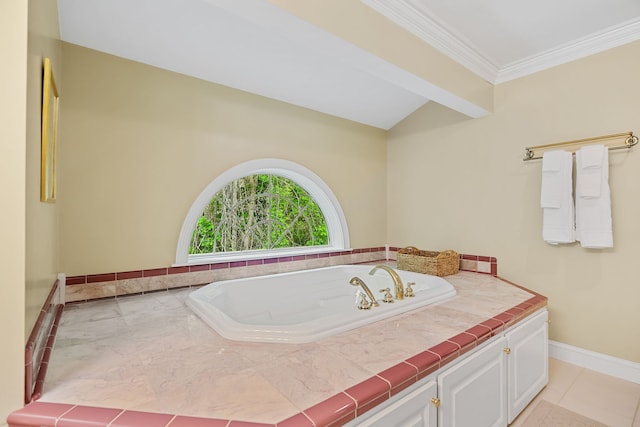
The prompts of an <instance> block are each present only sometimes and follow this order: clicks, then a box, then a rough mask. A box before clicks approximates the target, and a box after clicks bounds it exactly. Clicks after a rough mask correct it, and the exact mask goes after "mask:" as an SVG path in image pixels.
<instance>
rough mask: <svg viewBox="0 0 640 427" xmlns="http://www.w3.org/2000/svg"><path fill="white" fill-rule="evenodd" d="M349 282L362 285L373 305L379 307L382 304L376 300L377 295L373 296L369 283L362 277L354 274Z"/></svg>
mask: <svg viewBox="0 0 640 427" xmlns="http://www.w3.org/2000/svg"><path fill="white" fill-rule="evenodd" d="M349 283H350V284H352V285H353V286H360V287H361V288H362V290H363V291H364V293H365V294H367V296H368V297H369V299H370V300H371V305H372V306H374V307H377V306H379V305H380V304H379V303H378V301H376V297H374V296H373V293H372V292H371V289H369V287H368V286H367V284H366V283H364V281H363V280H362V279H361V278H359V277H358V276H354V277H352V278H351V280H349Z"/></svg>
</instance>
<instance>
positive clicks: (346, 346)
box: [10, 272, 546, 427]
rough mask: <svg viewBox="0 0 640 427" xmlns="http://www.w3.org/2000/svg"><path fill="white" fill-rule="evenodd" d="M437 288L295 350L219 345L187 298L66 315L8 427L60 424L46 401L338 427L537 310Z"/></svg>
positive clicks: (490, 284) (499, 297)
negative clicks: (38, 388) (428, 298)
mask: <svg viewBox="0 0 640 427" xmlns="http://www.w3.org/2000/svg"><path fill="white" fill-rule="evenodd" d="M448 279H449V280H450V281H451V283H452V284H453V285H454V286H455V287H456V289H457V291H458V297H457V298H454V299H452V300H449V301H447V302H444V303H442V304H439V305H436V306H430V307H425V308H423V309H420V310H416V311H414V312H411V313H407V314H405V315H401V316H397V317H395V318H394V319H387V320H383V321H381V322H376V324H375V325H369V326H365V327H362V328H359V329H357V330H353V331H348V332H345V333H342V334H339V335H336V336H334V337H330V338H327V339H324V340H322V342H321V343H309V344H301V345H295V346H291V345H288V344H260V343H243V342H234V341H229V340H225V339H223V338H221V337H220V336H219V335H217V334H216V333H215V332H213V331H212V330H211V329H209V328H208V327H207V326H206V325H204V324H203V323H202V322H201V321H200V320H199V319H198V318H197V317H195V316H194V315H193V314H192V313H190V311H189V310H188V309H187V308H185V307H184V298H186V295H187V294H188V292H189V290H188V289H187V290H174V291H170V292H162V293H152V294H149V295H139V296H132V297H128V298H123V299H115V300H105V301H97V302H90V303H86V304H76V305H71V306H68V307H67V309H65V312H64V315H63V319H62V321H61V325H60V328H59V332H58V339H57V343H56V349H55V351H54V352H53V356H52V360H51V362H50V365H51V366H50V375H49V378H48V379H47V384H46V385H45V390H44V393H43V396H42V398H41V399H40V401H38V402H35V403H33V404H31V405H29V406H27V407H26V408H24V409H22V410H19V411H17V412H15V413H14V414H12V416H11V417H10V426H35V425H42V426H49V425H51V426H53V425H66V423H62V422H60V423H58V424H55V423H56V422H57V420H59V419H61V417H63V416H64V415H63V414H64V412H63V414H55V415H49V416H48V417H47V418H44V419H43V416H42V414H40V406H39V405H41V404H42V405H45V404H46V405H51V404H52V402H59V404H61V405H63V407H64V408H66V409H67V410H69V409H70V408H69V406H68V405H72V406H71V407H76V406H81V407H83V408H92V407H102V406H104V407H110V408H124V409H126V411H125V413H126V412H130V411H134V412H135V413H137V414H140V413H149V414H150V415H149V416H150V417H151V416H152V415H151V414H155V415H157V414H158V413H167V412H168V413H170V414H180V415H181V416H176V417H175V418H173V419H174V421H172V422H175V420H178V419H183V418H184V417H185V416H188V417H201V418H207V419H212V420H226V421H224V422H228V421H229V420H236V421H231V422H230V423H229V424H228V425H229V426H238V427H240V426H256V425H258V426H263V427H264V426H269V427H274V426H280V427H281V426H284V427H289V426H296V427H302V426H307V425H308V426H309V427H312V426H314V427H320V426H339V425H342V424H344V423H345V422H347V421H348V420H350V419H353V418H354V417H355V416H357V415H361V414H362V413H364V412H366V411H368V410H370V409H371V408H373V407H374V406H375V405H377V404H379V403H381V402H383V401H384V400H387V399H388V398H389V397H390V396H391V395H393V394H394V393H396V392H397V391H399V390H401V389H402V388H404V387H406V386H408V385H409V384H411V383H414V382H415V381H417V380H418V379H421V378H423V377H425V376H426V375H428V374H430V373H433V372H434V371H435V370H437V369H439V368H441V367H443V366H445V365H446V364H448V363H450V362H451V361H452V360H454V359H455V358H456V357H457V356H458V355H460V354H461V352H463V351H464V350H465V348H466V347H468V346H470V345H472V343H475V344H476V345H477V344H478V343H481V342H484V341H486V340H487V339H488V337H490V336H493V335H495V334H498V333H500V332H502V331H503V330H504V329H505V327H508V326H510V325H512V324H514V323H515V322H517V321H519V320H520V319H522V318H524V317H526V316H528V315H529V314H531V313H532V312H534V311H536V310H537V309H539V308H541V307H544V306H545V305H546V298H544V297H542V296H539V295H536V294H533V293H531V292H528V291H526V290H523V289H521V288H518V287H515V286H512V285H509V284H507V283H506V282H505V281H503V280H501V279H499V278H495V277H492V276H490V275H487V274H474V273H469V272H461V273H458V274H457V275H454V276H449V277H448ZM424 325H429V326H430V327H428V328H425V327H424ZM471 337H473V338H471ZM471 339H473V340H474V341H470V340H471ZM187 359H188V360H189V363H184V361H185V360H187ZM318 402H319V403H318ZM64 405H66V406H64ZM46 409H47V410H50V409H51V408H50V407H48V406H47V408H46ZM124 409H120V410H119V411H120V412H122V411H123V410H124ZM83 411H84V409H83ZM113 411H117V410H115V409H114V410H113ZM74 413H75V412H74ZM155 415H154V416H155ZM139 416H144V414H143V415H139ZM171 417H173V415H172V416H171ZM134 418H135V417H134ZM127 419H128V418H123V419H121V420H127ZM163 419H164V418H163ZM239 420H243V421H239ZM18 421H20V422H18ZM92 425H104V426H106V425H107V424H92ZM112 425H115V424H112ZM118 425H119V426H121V427H130V426H134V425H139V424H124V423H122V424H118ZM154 425H155V424H154ZM168 425H169V426H172V424H171V423H169V424H168ZM203 426H204V425H203Z"/></svg>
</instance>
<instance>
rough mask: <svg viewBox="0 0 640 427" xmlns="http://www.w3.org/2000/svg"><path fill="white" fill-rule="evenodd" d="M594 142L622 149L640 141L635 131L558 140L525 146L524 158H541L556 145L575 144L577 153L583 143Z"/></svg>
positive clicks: (573, 150)
mask: <svg viewBox="0 0 640 427" xmlns="http://www.w3.org/2000/svg"><path fill="white" fill-rule="evenodd" d="M623 138H624V141H623V142H619V143H618V144H617V145H607V144H608V143H613V142H616V141H620V140H621V139H623ZM607 141H608V142H607ZM594 142H603V143H604V145H606V146H607V148H608V149H609V150H620V149H622V148H631V147H633V146H634V145H636V144H637V143H638V137H637V136H635V135H634V134H633V132H626V133H617V134H614V135H605V136H598V137H595V138H585V139H576V140H574V141H567V142H558V143H556V144H546V145H536V146H535V147H526V148H525V155H524V158H523V159H522V160H523V161H525V162H526V161H528V160H536V159H541V158H542V154H543V153H544V152H545V151H547V150H548V149H550V148H556V147H570V146H575V147H574V149H572V150H570V151H571V152H572V153H575V152H576V149H577V148H580V147H582V146H583V145H586V144H591V143H594Z"/></svg>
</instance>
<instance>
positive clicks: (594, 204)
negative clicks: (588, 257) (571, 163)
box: [576, 145, 613, 249]
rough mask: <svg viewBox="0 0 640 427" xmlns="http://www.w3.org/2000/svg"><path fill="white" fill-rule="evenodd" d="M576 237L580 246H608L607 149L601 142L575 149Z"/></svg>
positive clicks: (609, 231) (609, 230) (599, 247)
mask: <svg viewBox="0 0 640 427" xmlns="http://www.w3.org/2000/svg"><path fill="white" fill-rule="evenodd" d="M576 196H577V197H576V240H579V241H580V245H581V246H582V247H583V248H594V249H601V248H612V247H613V230H612V222H611V190H610V188H609V150H608V149H607V148H606V147H605V146H604V145H592V146H588V147H583V148H581V149H580V150H578V152H577V153H576Z"/></svg>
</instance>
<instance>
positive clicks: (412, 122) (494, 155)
mask: <svg viewBox="0 0 640 427" xmlns="http://www.w3.org/2000/svg"><path fill="white" fill-rule="evenodd" d="M639 67H640V43H638V42H636V43H633V44H630V45H627V46H623V47H620V48H617V49H613V50H610V51H608V52H605V53H601V54H598V55H595V56H592V57H588V58H585V59H582V60H579V61H575V62H572V63H570V64H567V65H562V66H559V67H556V68H553V69H550V70H547V71H543V72H540V73H537V74H535V75H532V76H529V77H525V78H521V79H518V80H515V81H512V82H509V83H505V84H502V85H499V86H497V87H496V105H495V112H494V114H492V115H491V116H489V117H486V118H483V119H477V120H469V119H467V118H465V117H462V116H460V115H459V114H458V113H455V112H452V111H450V110H447V109H445V108H443V107H440V106H438V105H435V104H432V103H430V104H427V105H426V106H425V107H423V108H422V109H421V110H419V111H418V112H416V113H415V114H413V115H412V116H410V117H409V118H407V119H406V120H405V121H403V122H402V123H401V124H399V125H398V126H396V127H395V128H394V129H392V130H391V132H390V134H389V144H388V158H389V163H388V171H389V175H388V177H389V179H388V187H389V200H388V216H389V225H388V230H389V235H388V237H389V239H388V240H389V242H391V243H392V244H395V245H415V246H419V247H422V248H428V249H435V250H442V249H446V248H452V249H455V250H458V251H460V252H464V253H474V254H484V255H492V256H496V257H497V258H498V272H499V274H500V275H501V276H503V277H505V278H508V279H511V280H514V281H516V282H518V283H521V284H522V285H524V286H527V287H530V288H531V289H534V290H536V291H538V292H540V293H542V294H544V295H547V296H548V297H549V307H550V317H551V320H552V323H551V325H550V337H551V339H553V340H557V341H560V342H563V343H566V344H570V345H574V346H578V347H582V348H585V349H589V350H593V351H596V352H600V353H604V354H609V355H613V356H617V357H621V358H623V359H627V360H631V361H635V362H640V340H638V334H637V331H636V328H637V326H638V325H640V310H638V307H639V306H638V302H639V301H640V286H638V278H637V272H636V265H637V263H638V260H637V257H638V253H640V251H639V249H640V243H639V239H640V221H639V219H640V198H639V197H638V194H639V193H638V182H640V148H638V147H636V148H633V149H631V150H629V151H626V150H625V151H616V152H612V153H611V155H610V185H611V190H612V196H611V197H612V211H613V213H612V216H613V227H614V239H615V247H614V248H613V249H607V250H587V249H583V248H581V247H580V246H579V244H574V245H564V246H558V247H554V246H551V245H548V244H546V243H544V242H543V241H542V238H541V227H542V215H541V209H540V207H539V200H540V181H541V175H540V168H541V162H540V161H539V160H538V161H530V162H523V161H522V157H523V154H524V147H526V146H531V145H539V144H545V143H552V142H560V141H566V140H572V139H579V138H587V137H592V136H599V135H607V134H612V133H619V132H624V131H630V130H632V131H635V133H636V134H638V133H640V104H639V103H638V99H640V84H639V83H638V73H637V70H638V68H639Z"/></svg>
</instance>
